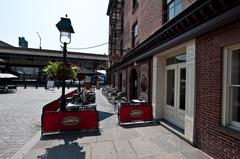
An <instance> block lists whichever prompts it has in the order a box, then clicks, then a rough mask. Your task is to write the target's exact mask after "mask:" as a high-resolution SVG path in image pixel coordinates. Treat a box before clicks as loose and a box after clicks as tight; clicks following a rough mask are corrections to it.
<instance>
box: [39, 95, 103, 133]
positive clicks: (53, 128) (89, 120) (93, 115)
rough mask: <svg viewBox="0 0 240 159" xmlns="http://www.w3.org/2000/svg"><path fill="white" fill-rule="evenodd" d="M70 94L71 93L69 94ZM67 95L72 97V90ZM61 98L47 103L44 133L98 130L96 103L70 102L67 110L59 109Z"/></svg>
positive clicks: (43, 115)
mask: <svg viewBox="0 0 240 159" xmlns="http://www.w3.org/2000/svg"><path fill="white" fill-rule="evenodd" d="M69 94H70V95H69ZM69 94H67V95H66V97H71V96H73V95H74V93H72V92H70V93H69ZM59 108H60V104H59V99H57V100H55V101H52V102H51V103H49V104H47V105H45V106H44V107H43V110H42V120H41V121H42V122H41V123H42V124H41V131H42V135H43V134H46V133H56V132H64V131H77V130H95V131H98V126H99V123H98V121H99V120H98V112H97V110H96V104H91V105H84V106H83V105H82V104H81V103H71V102H70V103H68V104H67V105H66V111H64V112H61V111H59Z"/></svg>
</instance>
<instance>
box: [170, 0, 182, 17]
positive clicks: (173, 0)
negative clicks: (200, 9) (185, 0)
mask: <svg viewBox="0 0 240 159" xmlns="http://www.w3.org/2000/svg"><path fill="white" fill-rule="evenodd" d="M181 11H182V0H167V13H168V14H167V20H168V21H169V20H171V19H173V18H174V17H175V16H177V15H178V14H179V13H180V12H181Z"/></svg>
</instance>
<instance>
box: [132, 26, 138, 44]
mask: <svg viewBox="0 0 240 159" xmlns="http://www.w3.org/2000/svg"><path fill="white" fill-rule="evenodd" d="M137 36H138V25H137V22H136V23H135V24H134V25H133V27H132V47H133V48H134V47H135V46H136V39H137Z"/></svg>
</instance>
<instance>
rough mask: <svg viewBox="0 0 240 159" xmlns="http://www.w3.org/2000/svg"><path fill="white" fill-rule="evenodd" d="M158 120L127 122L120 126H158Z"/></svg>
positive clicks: (126, 127) (127, 127) (128, 127)
mask: <svg viewBox="0 0 240 159" xmlns="http://www.w3.org/2000/svg"><path fill="white" fill-rule="evenodd" d="M158 125H159V123H157V122H151V121H150V122H136V123H126V124H121V125H120V126H121V127H122V128H125V129H130V128H138V127H148V126H158Z"/></svg>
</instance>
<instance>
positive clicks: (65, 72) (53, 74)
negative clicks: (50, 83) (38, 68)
mask: <svg viewBox="0 0 240 159" xmlns="http://www.w3.org/2000/svg"><path fill="white" fill-rule="evenodd" d="M43 71H44V72H46V73H47V75H48V76H49V77H50V78H51V79H54V80H66V79H75V78H76V76H77V72H78V67H76V66H71V65H70V64H68V63H63V62H51V61H50V62H49V64H48V65H47V66H46V67H45V68H44V69H43Z"/></svg>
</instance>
